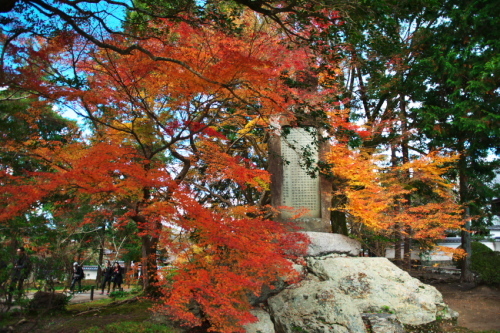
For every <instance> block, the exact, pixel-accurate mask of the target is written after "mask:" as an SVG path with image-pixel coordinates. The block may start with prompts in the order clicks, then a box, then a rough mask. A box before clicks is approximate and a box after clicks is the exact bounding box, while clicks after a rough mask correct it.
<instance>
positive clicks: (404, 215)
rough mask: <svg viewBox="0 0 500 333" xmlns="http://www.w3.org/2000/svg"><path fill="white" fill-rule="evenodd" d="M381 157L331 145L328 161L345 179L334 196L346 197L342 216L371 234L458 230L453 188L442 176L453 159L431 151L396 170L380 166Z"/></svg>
mask: <svg viewBox="0 0 500 333" xmlns="http://www.w3.org/2000/svg"><path fill="white" fill-rule="evenodd" d="M382 158H383V155H379V154H375V152H372V151H370V150H366V149H359V150H352V149H350V148H348V146H347V145H346V144H342V143H339V144H336V145H333V147H332V150H331V152H330V154H329V156H328V161H330V163H332V165H333V170H332V171H333V173H334V174H335V175H336V176H338V177H339V178H341V179H343V180H344V181H345V186H344V187H342V188H341V189H340V190H339V192H341V193H342V194H344V195H346V196H347V198H348V202H347V203H346V205H345V206H344V207H343V210H344V211H345V212H346V213H348V214H350V215H351V216H352V217H353V218H354V219H355V220H356V221H358V222H361V223H363V224H365V225H366V226H368V227H370V228H372V229H374V230H388V229H390V228H391V227H392V226H394V225H395V224H399V225H408V226H410V227H411V228H412V232H413V234H412V235H411V236H412V237H413V238H417V239H431V240H432V239H439V238H443V237H445V231H446V230H450V229H457V228H461V226H462V225H463V218H462V208H461V206H460V205H459V204H458V203H457V202H456V200H455V195H454V193H453V184H452V183H450V182H449V181H446V180H445V178H444V177H443V175H444V173H445V172H446V171H447V170H448V169H449V166H450V165H451V163H454V162H455V161H456V160H457V158H458V157H457V156H446V155H440V154H439V153H438V152H431V153H430V154H428V155H426V156H422V157H421V158H419V159H415V160H412V161H410V162H408V163H405V164H403V165H401V166H397V167H387V166H383V163H382V160H381V159H382ZM408 175H410V177H408ZM408 197H410V198H412V200H411V202H408Z"/></svg>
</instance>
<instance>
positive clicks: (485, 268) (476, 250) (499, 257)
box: [457, 242, 500, 284]
mask: <svg viewBox="0 0 500 333" xmlns="http://www.w3.org/2000/svg"><path fill="white" fill-rule="evenodd" d="M471 248H472V255H471V257H470V260H471V270H472V271H473V272H474V273H476V274H477V275H478V277H479V279H480V281H481V282H484V283H486V284H500V253H498V252H495V251H493V250H492V249H490V248H489V247H487V246H486V245H484V244H482V243H480V242H472V243H471ZM460 264H461V262H460V261H457V267H458V268H460Z"/></svg>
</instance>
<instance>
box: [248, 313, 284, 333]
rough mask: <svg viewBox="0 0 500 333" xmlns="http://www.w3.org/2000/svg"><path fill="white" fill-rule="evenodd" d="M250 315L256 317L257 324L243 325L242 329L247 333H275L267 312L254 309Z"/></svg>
mask: <svg viewBox="0 0 500 333" xmlns="http://www.w3.org/2000/svg"><path fill="white" fill-rule="evenodd" d="M251 312H252V314H253V315H254V316H255V317H257V322H255V323H251V324H247V325H245V327H244V329H245V331H246V332H247V333H275V332H276V331H275V330H274V323H273V322H272V320H271V316H270V315H269V313H268V312H267V311H264V310H262V309H254V310H252V311H251Z"/></svg>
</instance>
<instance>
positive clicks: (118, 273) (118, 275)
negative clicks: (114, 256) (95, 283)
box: [111, 262, 123, 291]
mask: <svg viewBox="0 0 500 333" xmlns="http://www.w3.org/2000/svg"><path fill="white" fill-rule="evenodd" d="M111 282H113V291H115V288H116V287H118V290H120V289H121V286H122V282H123V272H122V267H121V266H120V264H119V263H118V262H115V266H114V267H113V273H112V275H111Z"/></svg>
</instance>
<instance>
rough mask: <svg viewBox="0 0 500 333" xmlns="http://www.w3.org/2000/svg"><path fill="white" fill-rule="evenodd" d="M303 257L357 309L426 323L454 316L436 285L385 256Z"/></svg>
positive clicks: (308, 264) (410, 321)
mask: <svg viewBox="0 0 500 333" xmlns="http://www.w3.org/2000/svg"><path fill="white" fill-rule="evenodd" d="M306 260H307V266H308V270H309V271H310V272H311V273H312V274H314V275H315V276H317V277H318V278H319V279H320V280H322V281H328V282H330V284H329V285H331V286H332V288H336V289H337V290H339V291H341V292H342V293H343V294H345V295H348V296H349V297H350V299H351V300H352V301H351V302H352V305H353V306H355V307H356V309H357V310H358V311H359V312H361V313H378V312H390V313H394V314H395V316H396V317H397V319H398V320H399V321H401V322H402V323H403V324H407V325H422V324H426V323H430V322H433V321H435V320H436V319H437V317H438V316H439V317H440V318H443V319H453V317H454V316H456V313H455V312H454V311H452V310H450V309H449V308H448V306H447V305H446V304H445V303H444V302H443V297H442V295H441V293H440V292H439V291H438V290H437V289H436V288H434V287H432V286H430V285H426V284H423V283H422V282H420V281H419V280H418V279H415V278H412V277H411V276H410V275H409V274H408V273H407V272H405V271H403V270H401V269H400V268H398V267H397V266H396V265H394V264H393V263H391V262H390V261H389V260H387V259H386V258H364V257H357V258H346V257H339V256H335V255H330V256H325V257H319V258H318V257H316V258H315V257H309V258H307V259H306ZM311 288H312V289H314V286H312V287H311Z"/></svg>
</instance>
